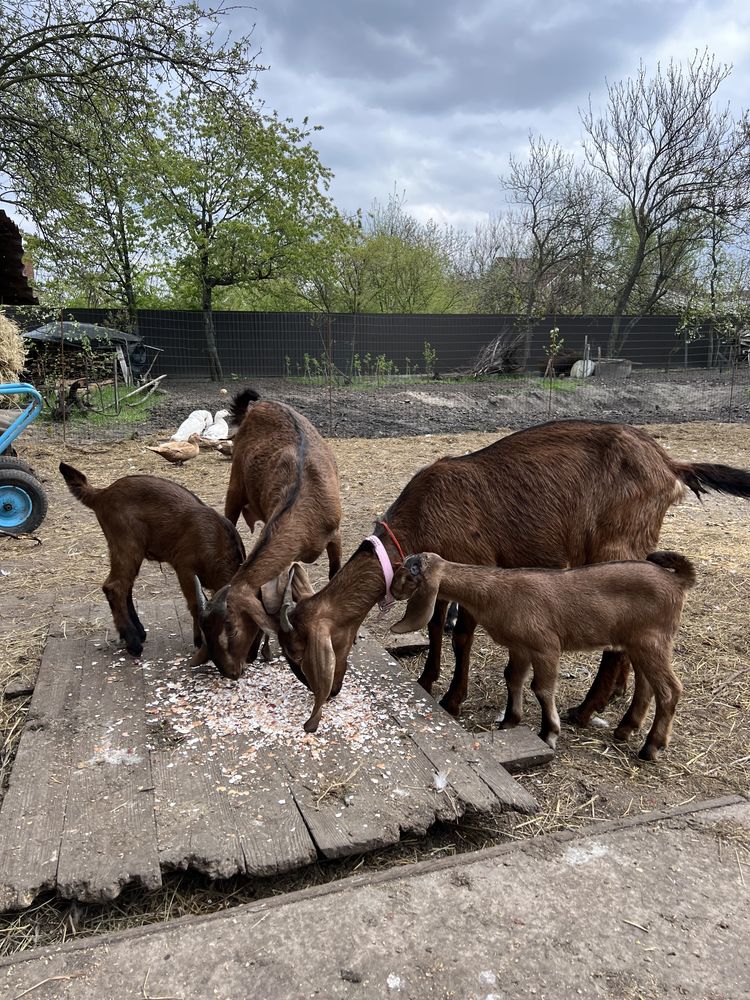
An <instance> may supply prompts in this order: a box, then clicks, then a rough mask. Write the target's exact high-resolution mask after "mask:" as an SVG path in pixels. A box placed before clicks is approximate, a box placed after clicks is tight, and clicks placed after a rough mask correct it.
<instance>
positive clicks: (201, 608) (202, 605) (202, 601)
mask: <svg viewBox="0 0 750 1000" xmlns="http://www.w3.org/2000/svg"><path fill="white" fill-rule="evenodd" d="M193 583H194V584H195V596H196V599H197V601H198V614H199V615H200V617H201V618H203V617H205V614H206V595H205V594H204V593H203V587H201V582H200V580H199V579H198V577H197V576H193Z"/></svg>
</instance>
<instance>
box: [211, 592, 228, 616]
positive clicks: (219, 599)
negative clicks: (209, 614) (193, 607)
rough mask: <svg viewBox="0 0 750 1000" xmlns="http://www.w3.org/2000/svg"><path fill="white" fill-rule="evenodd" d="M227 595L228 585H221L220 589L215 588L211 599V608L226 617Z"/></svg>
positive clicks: (215, 612)
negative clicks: (215, 590)
mask: <svg viewBox="0 0 750 1000" xmlns="http://www.w3.org/2000/svg"><path fill="white" fill-rule="evenodd" d="M227 597H229V586H228V585H227V586H226V587H222V588H221V590H217V592H216V593H215V594H214V596H213V599H212V601H211V610H212V611H213V613H214V614H216V615H219V616H220V617H221V618H226V616H227Z"/></svg>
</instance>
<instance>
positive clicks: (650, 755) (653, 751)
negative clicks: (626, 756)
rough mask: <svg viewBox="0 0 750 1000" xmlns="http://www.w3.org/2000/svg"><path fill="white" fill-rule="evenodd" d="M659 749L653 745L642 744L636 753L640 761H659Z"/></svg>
mask: <svg viewBox="0 0 750 1000" xmlns="http://www.w3.org/2000/svg"><path fill="white" fill-rule="evenodd" d="M659 751H660V748H659V747H656V746H654V745H653V743H644V744H643V746H642V747H641V749H640V750H639V751H638V756H639V757H640V759H641V760H652V761H653V760H658V759H659Z"/></svg>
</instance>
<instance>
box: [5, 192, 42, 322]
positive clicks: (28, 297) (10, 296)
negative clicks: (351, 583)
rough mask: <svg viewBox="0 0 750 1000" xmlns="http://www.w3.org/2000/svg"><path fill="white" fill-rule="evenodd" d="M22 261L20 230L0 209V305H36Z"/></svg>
mask: <svg viewBox="0 0 750 1000" xmlns="http://www.w3.org/2000/svg"><path fill="white" fill-rule="evenodd" d="M36 301H37V300H36V296H35V295H34V292H33V290H32V288H31V285H30V284H29V280H28V276H27V273H26V271H25V268H24V263H23V244H22V243H21V231H20V230H19V228H18V226H17V225H16V224H15V222H13V220H12V219H11V218H10V216H8V215H7V214H6V213H5V212H4V211H3V210H2V209H0V305H6V306H30V305H36Z"/></svg>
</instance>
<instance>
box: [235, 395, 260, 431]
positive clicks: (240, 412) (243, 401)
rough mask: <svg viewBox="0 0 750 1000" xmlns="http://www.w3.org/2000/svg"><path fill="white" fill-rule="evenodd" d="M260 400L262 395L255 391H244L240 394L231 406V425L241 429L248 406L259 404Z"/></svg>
mask: <svg viewBox="0 0 750 1000" xmlns="http://www.w3.org/2000/svg"><path fill="white" fill-rule="evenodd" d="M259 399H260V393H259V392H256V391H255V389H243V390H242V392H238V393H237V395H236V396H235V397H234V399H233V400H232V402H231V403H230V404H229V423H230V425H231V426H232V427H239V426H240V424H241V423H242V421H243V420H244V419H245V414H246V413H247V408H248V406H249V405H250V404H251V403H257V402H258V400H259Z"/></svg>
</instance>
